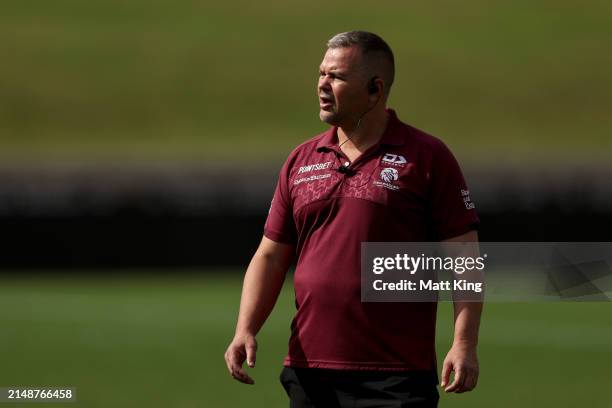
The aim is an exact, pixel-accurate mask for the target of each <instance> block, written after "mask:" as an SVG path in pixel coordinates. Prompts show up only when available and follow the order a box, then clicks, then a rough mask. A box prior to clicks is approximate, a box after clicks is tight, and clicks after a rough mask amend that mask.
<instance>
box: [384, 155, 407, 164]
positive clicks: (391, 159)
mask: <svg viewBox="0 0 612 408" xmlns="http://www.w3.org/2000/svg"><path fill="white" fill-rule="evenodd" d="M381 161H383V162H385V163H389V164H393V165H396V166H403V165H404V164H406V163H407V161H406V158H405V157H404V156H402V155H401V154H393V153H385V155H384V156H383V158H382V160H381Z"/></svg>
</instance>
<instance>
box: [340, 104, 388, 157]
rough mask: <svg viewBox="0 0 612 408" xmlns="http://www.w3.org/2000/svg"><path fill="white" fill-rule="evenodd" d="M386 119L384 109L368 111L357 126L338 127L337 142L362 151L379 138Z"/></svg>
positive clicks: (386, 114)
mask: <svg viewBox="0 0 612 408" xmlns="http://www.w3.org/2000/svg"><path fill="white" fill-rule="evenodd" d="M388 121H389V114H388V113H387V112H386V111H385V110H382V109H381V110H380V111H372V112H369V113H368V114H366V115H364V116H363V118H361V121H359V122H358V123H357V124H358V125H359V126H357V124H355V125H354V127H353V128H347V127H338V144H339V145H341V146H342V147H343V148H349V149H350V148H353V149H356V150H358V151H359V152H361V153H363V152H364V151H365V150H367V149H368V148H370V147H371V146H373V145H375V144H376V143H377V142H378V141H379V140H380V138H381V137H382V135H383V133H385V128H386V127H387V122H388Z"/></svg>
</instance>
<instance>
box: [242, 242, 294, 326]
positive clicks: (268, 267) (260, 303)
mask: <svg viewBox="0 0 612 408" xmlns="http://www.w3.org/2000/svg"><path fill="white" fill-rule="evenodd" d="M262 246H263V245H262ZM262 246H260V248H259V249H258V250H257V252H256V253H255V255H254V256H253V259H252V260H251V262H250V264H249V267H248V268H247V271H246V273H245V276H244V283H243V286H242V296H241V299H240V313H239V315H238V323H237V324H236V334H250V335H253V336H254V335H256V334H257V332H259V330H260V329H261V326H262V325H263V324H264V322H265V321H266V319H267V318H268V316H269V315H270V312H271V311H272V308H273V307H274V304H275V303H276V299H277V298H278V295H279V293H280V290H281V288H282V285H283V281H284V279H285V274H286V272H287V269H288V267H289V265H290V263H291V256H290V253H289V252H288V251H290V249H287V248H284V249H283V251H280V252H279V251H275V253H270V251H268V250H266V249H264V248H262Z"/></svg>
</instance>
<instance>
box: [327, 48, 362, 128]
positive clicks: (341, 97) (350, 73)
mask: <svg viewBox="0 0 612 408" xmlns="http://www.w3.org/2000/svg"><path fill="white" fill-rule="evenodd" d="M367 82H368V80H367V78H366V75H365V69H364V68H363V62H362V56H361V50H359V48H357V47H347V48H330V49H328V50H327V52H326V53H325V57H324V58H323V61H322V62H321V66H320V67H319V84H318V86H317V93H318V96H319V117H320V118H321V120H322V121H323V122H326V123H329V124H330V125H335V126H340V127H349V128H350V127H353V126H355V124H356V123H357V121H358V120H359V118H360V117H361V115H363V113H364V112H365V111H366V110H367V107H368V103H369V94H368V89H367V88H368V87H367Z"/></svg>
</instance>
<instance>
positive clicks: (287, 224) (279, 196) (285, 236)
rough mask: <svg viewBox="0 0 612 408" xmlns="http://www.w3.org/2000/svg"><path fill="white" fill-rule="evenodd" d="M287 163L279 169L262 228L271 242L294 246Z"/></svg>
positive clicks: (295, 239)
mask: <svg viewBox="0 0 612 408" xmlns="http://www.w3.org/2000/svg"><path fill="white" fill-rule="evenodd" d="M288 163H289V161H287V162H285V164H284V165H283V167H282V168H281V171H280V174H279V176H278V182H277V183H276V189H275V191H274V197H273V198H272V203H271V204H270V211H269V212H268V218H267V219H266V223H265V226H264V235H265V236H266V237H267V238H269V239H271V240H272V241H276V242H280V243H282V244H289V245H295V243H296V241H297V238H296V236H297V233H296V228H295V222H294V220H293V206H292V205H291V197H290V195H289V164H288Z"/></svg>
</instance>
